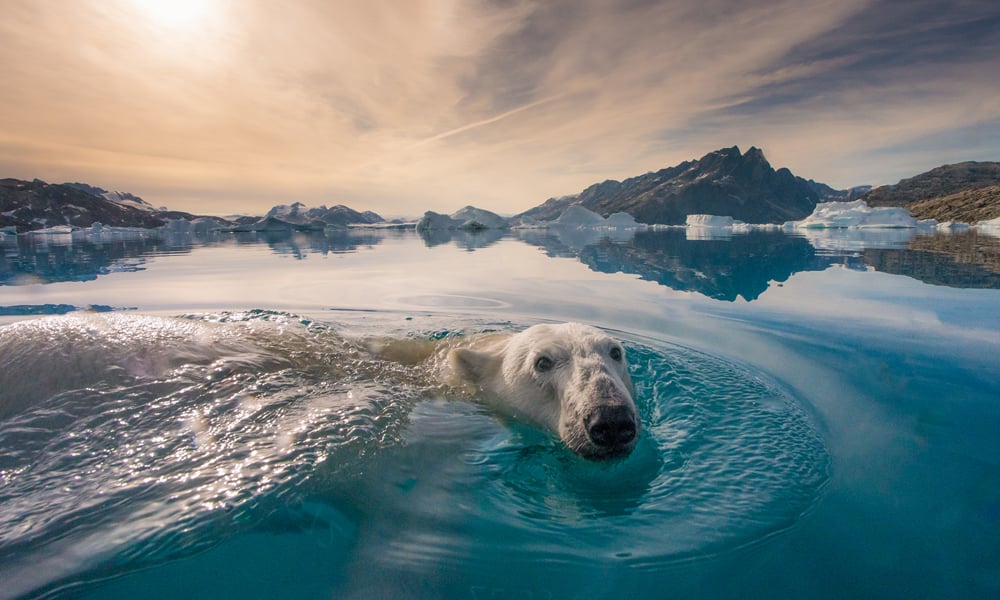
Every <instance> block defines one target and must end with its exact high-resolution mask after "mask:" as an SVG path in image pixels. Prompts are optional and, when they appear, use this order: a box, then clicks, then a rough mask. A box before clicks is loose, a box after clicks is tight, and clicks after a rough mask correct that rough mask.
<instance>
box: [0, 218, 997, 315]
mask: <svg viewBox="0 0 1000 600" xmlns="http://www.w3.org/2000/svg"><path fill="white" fill-rule="evenodd" d="M511 237H513V238H516V239H519V240H521V241H523V242H525V243H527V244H530V245H533V246H537V247H539V248H541V249H542V250H543V251H544V252H545V253H546V254H547V255H548V256H552V257H565V258H575V259H577V260H579V261H580V262H582V263H584V264H585V265H587V266H588V267H589V268H590V269H592V270H594V271H597V272H602V273H627V274H633V275H638V276H639V277H640V278H642V279H644V280H648V281H655V282H656V283H658V284H660V285H664V286H667V287H670V288H672V289H675V290H680V291H690V292H696V293H698V294H702V295H704V296H707V297H709V298H714V299H717V300H723V301H729V302H732V301H735V300H737V299H739V298H742V299H743V300H745V301H753V300H756V299H757V298H759V297H760V295H761V294H763V293H764V292H765V291H766V290H767V289H768V288H769V287H770V286H772V285H775V284H779V283H781V282H784V281H786V280H787V279H788V278H789V277H791V276H792V275H793V274H795V273H798V272H802V271H822V270H825V269H828V268H829V267H830V266H832V265H838V266H841V267H846V268H849V269H857V270H867V269H875V270H877V271H882V272H886V273H893V274H898V275H905V276H907V277H911V278H914V279H917V280H920V281H923V282H925V283H929V284H933V285H945V286H950V287H975V288H1000V238H995V237H990V236H987V235H982V234H978V233H977V232H976V231H974V230H971V231H964V232H956V233H939V234H934V235H930V234H927V233H926V232H924V233H921V232H918V231H916V230H912V229H909V230H899V229H896V230H819V231H815V230H813V231H805V232H796V233H795V234H790V233H787V232H783V231H780V230H749V231H736V232H734V231H732V230H711V229H706V230H698V231H692V230H691V229H683V228H676V229H668V230H664V231H631V230H629V231H620V230H619V231H613V230H611V231H609V230H580V229H563V230H558V229H532V230H515V231H510V232H507V231H498V230H480V231H462V230H444V231H430V232H421V233H420V234H419V239H420V240H422V241H423V243H424V245H425V246H426V247H428V248H432V247H434V246H439V245H441V244H449V243H454V244H455V245H456V246H457V247H459V248H462V249H465V250H469V251H472V250H475V249H478V248H484V247H487V246H490V245H493V244H495V243H496V242H497V241H499V240H500V239H503V238H511ZM416 238H417V234H414V233H413V231H411V230H396V229H389V230H383V229H360V230H346V231H343V230H337V231H334V230H330V231H326V232H314V233H304V232H292V231H287V232H281V231H267V232H245V233H222V232H207V231H189V232H179V231H170V230H130V231H113V232H111V231H104V232H99V233H93V232H76V233H74V234H72V235H68V234H66V235H58V236H40V235H39V236H35V235H21V236H0V286H4V285H8V286H9V285H24V284H32V283H54V282H62V281H88V280H93V279H96V278H97V277H99V276H101V275H105V274H108V273H116V272H133V271H141V270H144V269H146V268H147V263H148V261H150V260H151V259H153V258H155V257H158V256H165V255H176V254H186V253H190V252H191V251H192V250H193V249H194V248H198V247H206V246H223V245H224V246H247V247H250V246H255V247H260V246H266V247H267V248H269V249H270V251H271V252H273V253H275V254H281V255H289V256H292V257H294V258H296V259H304V258H306V257H308V256H309V255H310V254H316V255H323V256H326V255H329V254H344V253H355V252H358V251H361V250H372V249H374V248H375V247H376V246H378V245H379V244H381V243H382V242H383V241H385V240H387V239H388V240H401V241H402V242H403V243H419V242H416ZM427 260H434V256H431V255H428V256H427Z"/></svg>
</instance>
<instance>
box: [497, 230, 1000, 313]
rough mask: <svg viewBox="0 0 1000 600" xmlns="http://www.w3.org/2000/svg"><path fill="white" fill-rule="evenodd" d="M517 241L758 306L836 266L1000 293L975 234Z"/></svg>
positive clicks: (999, 275) (994, 261) (552, 235)
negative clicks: (780, 287) (772, 292)
mask: <svg viewBox="0 0 1000 600" xmlns="http://www.w3.org/2000/svg"><path fill="white" fill-rule="evenodd" d="M517 233H518V236H519V237H520V239H521V240H522V241H524V242H526V243H529V244H532V245H536V246H539V247H541V248H543V249H544V250H545V252H546V254H548V255H549V256H559V257H575V258H578V259H579V260H580V261H581V262H582V263H584V264H585V265H587V266H588V267H590V268H591V269H592V270H594V271H599V272H602V273H627V274H633V275H638V276H639V277H640V278H642V279H644V280H647V281H655V282H656V283H658V284H660V285H664V286H667V287H669V288H671V289H674V290H680V291H691V292H697V293H699V294H702V295H704V296H708V297H709V298H715V299H717V300H724V301H728V302H733V301H735V300H736V299H737V298H743V299H744V300H746V301H753V300H756V299H757V298H759V297H760V295H761V294H763V293H764V292H765V291H766V290H767V289H768V288H769V287H770V286H771V285H772V284H774V283H781V282H784V281H786V280H787V279H788V278H789V277H790V276H791V275H793V274H795V273H798V272H801V271H823V270H826V269H828V268H830V267H831V266H833V265H837V266H840V267H846V268H849V269H856V270H861V271H863V270H866V269H868V268H873V269H875V270H876V271H881V272H885V273H892V274H896V275H905V276H907V277H911V278H913V279H917V280H919V281H923V282H925V283H929V284H933V285H945V286H950V287H974V288H1000V239H997V238H993V237H990V236H985V235H978V234H976V232H975V231H969V232H964V233H954V234H936V235H919V234H917V232H915V231H914V230H898V229H889V230H858V231H854V230H831V231H826V232H819V233H818V232H806V233H807V235H801V236H800V235H794V234H789V233H785V232H783V231H773V230H770V231H769V230H750V231H748V232H744V233H733V232H732V231H731V230H716V231H713V230H691V229H668V230H664V231H638V232H635V234H634V236H632V235H631V234H630V235H629V236H625V237H619V238H618V239H615V238H613V237H610V236H608V235H607V232H601V231H581V230H570V231H560V230H557V229H550V230H524V231H519V232H517ZM602 233H603V235H602ZM692 234H693V235H692ZM618 235H619V236H620V235H621V234H620V233H619V234H618Z"/></svg>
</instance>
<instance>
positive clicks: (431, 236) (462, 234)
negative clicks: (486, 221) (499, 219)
mask: <svg viewBox="0 0 1000 600" xmlns="http://www.w3.org/2000/svg"><path fill="white" fill-rule="evenodd" d="M417 233H418V234H419V235H420V239H422V240H424V244H425V245H426V246H427V247H428V248H433V247H434V246H441V245H443V244H447V243H449V242H454V243H455V245H456V246H458V247H459V248H462V249H464V250H468V251H470V252H471V251H473V250H476V249H478V248H485V247H487V246H491V245H493V244H495V243H496V242H498V241H500V240H501V239H503V238H504V237H506V236H507V233H508V232H507V231H505V230H501V229H472V230H465V229H430V230H426V229H422V230H420V231H418V232H417Z"/></svg>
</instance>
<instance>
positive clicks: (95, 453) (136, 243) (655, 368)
mask: <svg viewBox="0 0 1000 600" xmlns="http://www.w3.org/2000/svg"><path fill="white" fill-rule="evenodd" d="M810 235H811V236H812V237H810V238H806V237H798V236H790V235H785V234H783V233H780V232H752V233H749V234H743V235H729V234H718V233H716V234H712V235H705V233H704V232H702V233H700V234H698V235H692V234H690V233H689V232H685V231H684V230H671V231H665V232H656V233H639V234H636V235H631V234H623V235H621V236H620V237H610V238H609V237H607V233H606V232H605V233H604V234H601V233H598V232H569V233H563V234H562V235H554V234H553V233H552V232H539V231H535V232H522V233H521V234H520V235H518V236H501V235H499V234H496V235H489V234H487V235H486V236H483V235H478V236H472V235H464V234H463V235H455V234H448V233H445V234H443V235H441V236H440V237H437V238H434V239H431V238H420V237H418V236H416V235H415V234H413V233H410V232H402V231H386V232H380V231H364V232H350V233H337V234H328V235H318V236H304V235H285V236H275V237H270V238H268V237H264V236H260V237H257V236H253V235H249V236H234V235H231V234H214V235H208V236H206V237H200V238H191V237H189V236H184V235H173V236H167V235H157V234H152V233H144V234H135V233H133V234H115V235H110V234H107V235H105V236H103V237H100V238H93V237H86V236H74V237H70V236H57V237H49V238H41V237H34V238H28V237H25V236H21V237H20V238H18V239H12V238H10V237H8V238H4V239H0V250H2V251H3V261H2V262H0V323H2V324H4V325H5V327H4V328H3V329H0V367H2V371H0V382H2V384H3V387H2V388H0V398H3V402H2V403H0V448H2V449H3V452H2V454H0V581H3V582H4V584H3V585H2V586H0V597H4V598H6V597H11V598H20V597H73V598H132V597H154V598H155V597H161V598H169V597H178V596H190V597H206V598H208V597H212V598H215V597H242V598H272V597H298V598H342V597H356V598H372V597H386V598H399V597H412V598H439V597H449V598H611V597H620V596H622V595H625V596H626V597H638V596H646V597H656V598H661V597H668V598H774V597H810V598H844V597H873V598H874V597H877V598H922V597H925V598H940V597H960V598H988V597H995V596H996V595H997V594H998V593H1000V543H998V542H997V541H996V535H995V532H996V531H997V530H998V525H1000V463H998V459H997V457H998V456H1000V439H998V436H997V435H996V432H997V431H1000V405H998V398H1000V358H998V357H1000V316H998V311H997V309H998V307H1000V281H998V275H997V273H996V271H995V266H991V263H990V262H989V260H988V259H987V260H984V259H982V258H981V257H982V256H983V255H984V254H985V255H986V256H987V258H988V256H989V253H990V252H994V254H993V256H995V255H996V254H995V251H994V250H991V249H992V248H995V245H996V242H995V241H994V240H993V239H992V238H985V237H983V238H977V237H975V236H971V235H969V234H967V235H965V236H953V237H949V238H914V237H913V235H912V232H900V231H886V232H864V235H863V236H862V235H859V234H856V233H849V232H826V233H817V232H812V233H811V234H810ZM969 246H971V247H973V248H974V249H976V251H975V252H971V253H970V252H967V251H965V250H962V251H955V250H953V248H955V247H959V248H960V249H964V248H967V247H969ZM949 251H950V253H949ZM970 255H972V256H978V257H980V258H979V259H973V260H970V259H969V256H970ZM992 264H995V260H994V263H992ZM45 315H47V316H45ZM39 318H43V320H42V321H37V320H36V319H39ZM568 320H576V321H584V322H587V323H591V324H593V325H596V326H599V327H602V328H604V329H606V330H608V331H609V332H610V333H612V334H613V335H615V336H617V337H619V338H620V339H621V340H622V341H623V342H624V343H625V345H626V348H627V351H628V356H629V361H630V365H631V373H632V378H633V381H634V383H635V386H636V402H637V405H638V407H639V409H640V413H641V417H642V422H643V433H642V437H641V438H640V440H639V443H638V444H637V447H636V450H635V451H634V452H633V453H632V455H631V456H630V457H629V458H628V459H626V460H624V461H621V462H616V463H612V464H605V463H590V462H587V461H585V460H582V459H580V458H578V457H576V456H574V455H573V454H572V453H570V452H569V451H567V450H566V449H565V448H564V447H562V445H561V444H560V443H559V441H558V440H557V439H554V438H552V437H551V436H549V435H547V434H545V433H544V432H541V431H539V430H536V429H534V428H532V427H530V426H527V425H524V424H521V423H517V422H511V421H510V420H507V419H504V418H502V417H500V416H499V415H496V414H494V413H492V412H491V411H490V410H488V409H487V408H485V407H484V406H483V405H481V404H479V403H477V402H476V399H475V398H466V397H457V398H456V397H453V395H449V393H448V392H447V390H444V389H443V388H442V387H441V386H440V385H439V384H438V382H437V381H436V380H435V379H434V377H433V376H432V374H431V373H428V372H427V370H426V369H424V368H422V367H420V366H407V365H399V364H396V363H392V362H390V361H382V360H379V359H377V358H376V357H373V356H371V355H369V354H367V353H365V352H364V351H363V350H359V348H363V344H362V345H359V340H366V339H382V338H395V339H400V338H414V339H445V340H447V339H453V338H456V337H459V336H467V335H474V334H476V333H477V332H485V331H508V330H509V331H514V330H520V329H522V328H524V327H526V326H529V325H531V324H533V323H538V322H545V321H568ZM95 323H99V324H100V325H99V326H95V325H94V324H95Z"/></svg>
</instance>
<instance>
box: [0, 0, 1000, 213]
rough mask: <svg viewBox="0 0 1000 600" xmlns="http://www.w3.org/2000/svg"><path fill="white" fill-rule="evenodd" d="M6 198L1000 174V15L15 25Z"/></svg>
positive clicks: (414, 10) (863, 12)
mask: <svg viewBox="0 0 1000 600" xmlns="http://www.w3.org/2000/svg"><path fill="white" fill-rule="evenodd" d="M0 14H2V15H3V19H0V81H2V85H0V177H14V178H19V179H34V178H38V179H42V180H45V181H48V182H51V183H61V182H68V181H80V182H85V183H90V184H92V185H97V186H100V187H103V188H106V189H109V190H119V191H126V192H131V193H134V194H137V195H139V196H141V197H143V198H144V199H145V200H146V201H148V202H150V203H151V204H153V205H155V206H167V207H169V208H171V209H174V210H186V211H190V212H196V213H199V214H220V215H224V214H235V213H241V214H260V213H263V212H266V211H267V209H268V208H270V207H271V206H273V205H276V204H290V203H292V202H303V203H305V204H307V205H309V206H318V205H321V204H325V205H328V206H331V205H334V204H346V205H348V206H351V207H352V208H355V209H358V210H374V211H376V212H379V213H380V214H382V215H383V216H419V215H420V214H422V213H423V212H424V211H425V210H435V211H438V212H446V213H450V212H453V211H455V210H457V209H459V208H461V207H463V206H465V205H468V204H473V205H475V206H479V207H482V208H486V209H489V210H493V211H495V212H499V213H502V214H513V213H517V212H520V211H523V210H526V209H528V208H531V207H533V206H536V205H538V204H540V203H541V202H543V201H544V200H546V199H547V198H550V197H555V196H562V195H566V194H573V193H578V192H580V191H581V190H583V189H584V188H585V187H587V186H589V185H591V184H593V183H597V182H600V181H603V180H605V179H619V180H620V179H624V178H627V177H632V176H636V175H641V174H643V173H646V172H649V171H654V170H657V169H661V168H664V167H668V166H673V165H676V164H678V163H680V162H683V161H685V160H691V159H695V158H698V157H700V156H702V155H704V154H706V153H708V152H710V151H712V150H716V149H718V148H723V147H729V146H733V145H738V146H739V147H740V148H741V149H742V150H743V151H746V149H748V148H749V147H750V146H757V147H759V148H762V149H763V151H764V153H765V155H766V156H767V158H768V160H769V161H770V162H771V164H772V165H773V166H774V167H775V168H778V167H788V168H789V169H791V170H792V172H793V173H795V174H796V175H799V176H801V177H805V178H807V179H814V180H816V181H820V182H823V183H826V184H828V185H831V186H833V187H835V188H840V189H842V188H847V187H850V186H855V185H863V184H884V183H895V182H896V181H898V180H900V179H902V178H905V177H910V176H912V175H915V174H917V173H920V172H923V171H926V170H928V169H931V168H933V167H936V166H939V165H942V164H949V163H955V162H960V161H965V160H993V161H997V160H1000V2H996V1H995V0H976V1H953V2H944V1H930V0H830V1H827V0H788V1H786V0H774V1H768V2H756V1H752V0H676V1H669V2H667V1H651V0H342V1H335V0H301V1H298V2H271V1H254V0H165V1H163V0H161V1H154V0H0Z"/></svg>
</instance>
